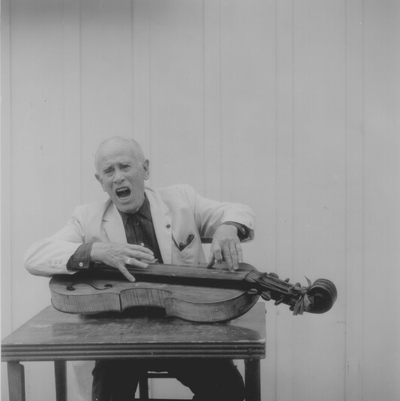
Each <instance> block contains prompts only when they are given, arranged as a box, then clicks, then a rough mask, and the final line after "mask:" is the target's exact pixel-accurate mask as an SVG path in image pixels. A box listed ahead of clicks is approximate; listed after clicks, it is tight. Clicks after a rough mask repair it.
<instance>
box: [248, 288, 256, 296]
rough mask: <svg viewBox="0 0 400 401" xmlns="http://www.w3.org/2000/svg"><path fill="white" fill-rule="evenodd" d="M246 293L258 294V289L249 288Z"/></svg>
mask: <svg viewBox="0 0 400 401" xmlns="http://www.w3.org/2000/svg"><path fill="white" fill-rule="evenodd" d="M247 293H248V294H249V295H257V294H258V290H257V288H250V290H248V291H247Z"/></svg>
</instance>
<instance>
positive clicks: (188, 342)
mask: <svg viewBox="0 0 400 401" xmlns="http://www.w3.org/2000/svg"><path fill="white" fill-rule="evenodd" d="M265 344H266V326H265V305H264V303H262V302H259V303H257V304H256V305H255V306H254V307H253V308H252V309H251V310H250V311H249V312H248V313H246V314H245V315H243V316H241V317H239V318H237V319H234V320H231V321H229V322H225V323H193V322H188V321H184V320H181V319H177V318H171V317H165V316H161V315H157V313H150V314H149V313H146V314H143V313H138V312H137V311H130V312H128V313H110V314H102V315H74V314H67V313H62V312H58V311H57V310H55V309H54V308H53V307H52V306H48V307H47V308H45V309H44V310H43V311H41V312H40V313H39V314H37V315H36V316H34V317H33V318H32V319H30V320H29V321H28V322H26V323H25V324H24V325H22V326H21V327H20V328H18V329H17V330H15V331H14V332H13V333H12V334H10V335H9V336H8V337H6V338H5V339H4V340H3V341H2V349H1V351H2V361H46V360H98V359H108V358H112V359H123V358H132V357H135V358H164V357H165V358H193V357H207V358H210V357H215V358H231V359H262V358H265Z"/></svg>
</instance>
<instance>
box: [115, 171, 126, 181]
mask: <svg viewBox="0 0 400 401" xmlns="http://www.w3.org/2000/svg"><path fill="white" fill-rule="evenodd" d="M123 179H124V176H123V174H122V173H121V171H120V170H118V169H117V170H115V174H114V182H115V183H116V184H117V183H120V182H121V181H123Z"/></svg>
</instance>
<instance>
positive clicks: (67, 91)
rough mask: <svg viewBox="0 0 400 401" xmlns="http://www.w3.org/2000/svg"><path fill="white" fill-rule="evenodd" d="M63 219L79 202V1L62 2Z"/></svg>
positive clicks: (80, 188) (80, 199)
mask: <svg viewBox="0 0 400 401" xmlns="http://www.w3.org/2000/svg"><path fill="white" fill-rule="evenodd" d="M63 28H64V32H63V56H64V59H63V73H64V86H63V88H62V89H63V96H64V116H63V117H64V118H63V124H62V126H63V135H64V138H63V144H64V146H63V149H64V160H63V165H64V176H63V179H64V202H65V208H64V214H63V217H64V220H65V221H67V220H68V218H69V217H70V215H71V213H72V210H73V208H74V207H75V206H76V205H80V204H81V203H82V182H81V169H82V166H81V156H82V155H81V60H80V54H81V40H80V39H81V30H80V1H79V0H64V1H63Z"/></svg>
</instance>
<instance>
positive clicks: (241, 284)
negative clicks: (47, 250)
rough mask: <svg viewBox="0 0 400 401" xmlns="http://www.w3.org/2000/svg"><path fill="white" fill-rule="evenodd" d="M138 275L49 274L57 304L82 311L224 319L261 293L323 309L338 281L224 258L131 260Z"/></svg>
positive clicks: (296, 309) (103, 269)
mask: <svg viewBox="0 0 400 401" xmlns="http://www.w3.org/2000/svg"><path fill="white" fill-rule="evenodd" d="M127 268H128V270H129V272H130V273H131V274H133V275H134V277H135V279H136V281H135V282H133V283H132V282H129V281H127V280H126V279H125V278H124V277H123V276H122V275H121V273H120V272H119V271H118V270H116V269H114V268H111V267H109V266H105V265H102V266H99V267H98V268H92V269H88V270H85V271H81V272H78V273H76V274H73V275H55V276H53V277H52V278H51V280H50V291H51V299H52V304H53V306H54V308H55V309H57V310H59V311H62V312H67V313H78V314H97V313H102V312H123V311H124V310H126V309H128V308H133V307H139V306H141V307H158V308H164V309H165V313H166V315H167V316H173V317H178V318H181V319H184V320H189V321H193V322H222V321H228V320H231V319H235V318H237V317H239V316H241V315H243V314H245V313H246V312H247V311H248V310H250V309H251V308H252V307H253V306H254V305H255V303H256V302H257V301H258V300H259V297H261V298H262V299H264V300H266V301H269V300H274V301H275V305H279V304H286V305H288V306H289V308H290V309H291V310H292V311H293V314H294V315H301V314H303V312H309V313H324V312H327V311H328V310H330V309H331V307H332V306H333V304H334V303H335V301H336V298H337V290H336V287H335V285H334V284H333V283H332V282H331V281H329V280H326V279H318V280H316V281H315V282H314V283H313V284H311V282H310V281H309V280H308V279H307V281H308V286H306V287H305V286H301V285H300V284H299V283H296V284H291V283H290V282H289V279H286V280H280V279H279V277H278V275H277V274H275V273H261V272H259V271H258V270H257V269H256V268H254V267H253V266H251V265H249V264H247V263H240V264H239V269H238V270H236V271H234V272H232V271H229V270H228V267H227V265H226V264H225V263H221V264H218V265H216V266H214V267H213V268H211V269H209V268H206V265H199V266H196V267H193V266H186V265H168V264H158V263H156V264H150V265H149V266H148V268H146V269H143V268H138V267H133V266H129V267H128V266H127Z"/></svg>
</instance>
